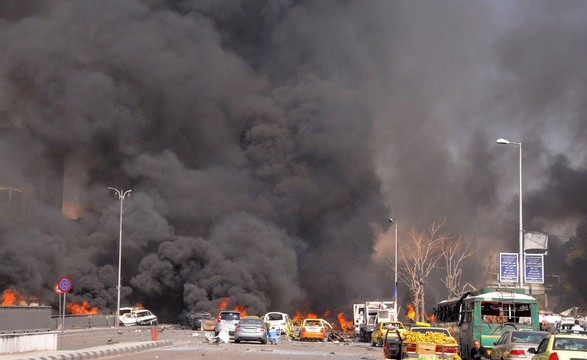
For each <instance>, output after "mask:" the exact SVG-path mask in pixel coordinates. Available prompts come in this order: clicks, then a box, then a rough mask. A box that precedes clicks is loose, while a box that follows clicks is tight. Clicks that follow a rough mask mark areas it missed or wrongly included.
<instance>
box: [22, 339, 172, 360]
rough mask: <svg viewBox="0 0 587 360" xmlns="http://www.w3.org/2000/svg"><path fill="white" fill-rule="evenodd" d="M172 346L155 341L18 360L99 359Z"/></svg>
mask: <svg viewBox="0 0 587 360" xmlns="http://www.w3.org/2000/svg"><path fill="white" fill-rule="evenodd" d="M171 345H173V341H171V340H165V341H157V342H148V343H145V344H139V345H130V346H121V347H118V348H111V349H104V350H90V351H87V350H86V351H84V350H83V349H82V350H78V351H67V352H66V353H64V354H57V355H45V356H38V357H27V358H21V359H18V360H87V359H99V358H101V357H106V356H115V355H122V354H131V353H135V352H140V351H146V350H151V349H155V348H160V347H165V346H171Z"/></svg>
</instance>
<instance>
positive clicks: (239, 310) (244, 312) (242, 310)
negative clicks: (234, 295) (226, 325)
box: [234, 305, 247, 317]
mask: <svg viewBox="0 0 587 360" xmlns="http://www.w3.org/2000/svg"><path fill="white" fill-rule="evenodd" d="M234 310H236V311H238V312H239V313H241V317H244V316H247V310H245V308H244V307H242V306H240V305H236V306H235V307H234Z"/></svg>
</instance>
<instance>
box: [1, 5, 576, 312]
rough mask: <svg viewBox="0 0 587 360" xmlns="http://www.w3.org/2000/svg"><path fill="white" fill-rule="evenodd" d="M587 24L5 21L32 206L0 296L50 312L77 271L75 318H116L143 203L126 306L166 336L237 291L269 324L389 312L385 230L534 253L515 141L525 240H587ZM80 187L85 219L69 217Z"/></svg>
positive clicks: (400, 9) (534, 18)
mask: <svg viewBox="0 0 587 360" xmlns="http://www.w3.org/2000/svg"><path fill="white" fill-rule="evenodd" d="M526 5H527V4H526ZM586 11H587V7H586V6H585V4H583V3H581V2H579V3H573V2H567V3H565V4H563V5H561V4H557V6H556V7H553V5H550V3H548V2H539V3H536V2H532V7H531V8H527V7H526V6H525V5H524V3H515V4H495V3H490V2H476V3H470V2H465V1H454V2H448V3H447V2H444V3H438V2H434V1H423V2H392V3H390V2H387V1H371V2H361V1H356V2H353V1H319V2H314V1H285V0H284V1H236V0H235V1H222V2H217V1H193V2H190V1H124V2H120V1H92V2H79V3H78V2H67V1H50V2H40V1H39V2H36V1H32V2H22V1H6V2H3V3H2V4H1V5H0V46H1V48H2V52H1V53H0V121H1V124H2V126H3V127H4V128H5V130H6V131H5V132H4V133H3V134H4V135H2V136H1V138H2V139H4V140H3V142H2V143H1V144H0V151H1V152H0V153H1V154H2V155H3V156H2V160H0V162H1V164H2V167H3V169H5V170H6V171H3V174H2V183H3V184H4V185H6V186H9V187H11V188H15V189H19V190H21V191H23V192H24V193H25V194H27V195H26V199H27V201H26V206H25V208H26V211H25V212H24V215H23V216H20V217H18V216H17V217H16V218H15V219H16V220H15V219H8V220H3V221H2V224H1V225H2V226H1V228H0V231H1V235H0V244H1V246H0V258H1V259H3V261H2V262H1V263H0V275H1V276H0V279H2V280H0V288H2V287H4V288H8V287H15V288H17V289H19V290H20V291H21V292H23V293H26V294H35V295H37V296H39V297H41V299H42V300H44V301H45V302H55V301H56V300H55V296H54V294H52V289H53V286H54V284H55V282H56V280H57V279H58V278H59V277H60V276H61V275H63V274H67V275H69V276H70V277H71V278H72V280H73V282H74V290H73V295H74V297H73V299H75V300H88V301H90V303H91V304H92V305H94V306H100V307H102V308H109V309H113V308H114V307H115V306H116V282H117V271H118V269H117V267H118V262H117V260H118V235H119V234H118V226H119V209H120V203H119V201H117V199H116V198H115V197H114V194H113V193H112V192H111V191H110V190H108V189H107V187H108V186H114V187H116V188H119V189H121V190H126V189H132V190H133V192H132V196H131V197H130V198H128V199H126V200H125V201H124V221H123V268H122V274H123V276H122V279H123V289H122V293H123V305H129V304H132V303H135V302H141V303H143V304H145V305H146V306H149V307H151V308H153V310H155V311H156V312H158V313H159V314H161V316H163V317H165V318H167V319H173V318H176V317H179V316H180V314H181V313H182V312H183V311H185V310H195V309H203V310H212V309H215V308H217V306H218V303H219V302H220V301H222V300H223V299H225V298H226V297H228V296H229V297H230V301H229V306H234V305H240V306H244V307H245V308H247V310H249V311H250V312H251V313H263V312H265V311H267V310H283V311H294V310H296V309H300V308H302V307H305V308H307V309H309V310H312V311H316V312H321V311H324V310H326V309H327V308H331V309H335V310H338V309H340V310H348V309H349V304H350V303H351V302H353V301H356V300H366V299H372V298H380V297H390V295H391V290H390V289H391V286H392V276H391V275H390V274H391V272H390V271H389V269H387V268H386V265H385V264H382V263H378V262H374V261H373V260H372V259H373V257H372V253H373V248H374V242H375V238H376V235H377V231H378V230H377V229H378V228H380V227H382V226H388V225H387V223H386V219H387V218H388V217H389V216H393V217H395V218H396V219H398V220H399V224H401V225H400V226H401V229H400V236H401V237H403V236H407V230H408V229H409V228H411V227H416V228H422V227H424V226H427V225H429V224H430V223H431V222H433V221H438V220H439V219H443V218H447V228H448V230H450V231H451V232H453V233H460V234H463V235H464V236H468V237H472V238H474V239H475V241H478V242H480V244H481V246H482V247H485V248H489V244H491V245H494V244H499V245H500V246H501V247H502V249H500V250H501V251H514V252H515V251H516V250H517V249H516V246H517V226H518V218H517V196H518V192H517V159H518V158H517V154H518V152H517V151H518V148H517V147H515V146H504V145H497V144H496V143H495V140H496V139H497V138H500V137H505V138H508V139H510V140H512V141H521V142H522V143H523V146H524V176H525V181H524V183H525V189H526V190H527V192H525V194H524V196H525V199H524V200H525V213H526V216H525V219H524V220H525V228H526V229H529V230H540V231H547V232H551V233H555V234H561V235H565V234H568V237H570V236H571V235H575V227H576V226H577V225H578V224H579V223H580V221H581V220H583V219H584V218H585V215H586V212H585V206H584V201H582V198H581V197H580V196H577V194H576V191H578V190H577V189H581V188H584V187H585V185H587V184H586V183H587V180H586V176H585V173H587V172H586V169H585V163H586V161H585V155H586V152H585V147H584V144H585V138H586V137H587V134H586V132H585V125H586V124H587V122H586V121H585V120H584V115H585V110H586V105H585V104H587V102H586V101H585V98H584V96H582V94H583V93H584V91H582V90H584V87H585V83H587V82H585V80H586V79H585V77H586V76H587V71H586V70H585V69H584V68H583V67H582V64H584V63H585V61H584V60H585V51H584V49H583V47H582V46H581V39H584V38H585V35H587V25H585V23H584V21H582V19H584V16H583V15H585V13H586ZM15 133H16V135H15ZM23 154H24V155H23ZM47 164H50V165H47ZM557 169H558V170H560V171H557ZM61 174H64V175H63V176H64V177H63V178H60V176H61ZM563 176H564V177H563ZM60 180H62V181H61V182H60ZM61 183H63V184H64V186H63V187H62V189H61V188H60V184H61ZM47 189H50V190H51V191H47ZM53 189H55V190H54V192H53V191H52V190H53ZM61 192H62V193H63V197H62V198H63V200H64V201H65V202H66V203H67V204H70V203H75V204H79V205H80V206H81V208H82V209H83V215H82V216H81V217H80V218H79V219H78V220H77V221H68V220H64V219H63V218H62V216H61V196H60V195H61ZM55 194H57V195H55ZM67 204H66V205H67ZM9 210H10V211H8V213H10V214H14V205H12V208H11V209H9ZM11 216H13V215H11ZM19 219H26V221H25V222H26V223H25V224H22V223H21V222H22V221H24V220H22V221H21V220H19ZM19 221H21V222H19ZM563 237H564V236H562V237H561V238H563ZM385 239H386V240H385V241H388V240H390V239H392V238H390V237H388V236H387V237H386V238H385ZM388 255H389V254H388ZM478 270H481V269H478V268H477V269H471V270H470V271H468V272H467V274H468V276H469V279H467V281H471V282H474V281H476V280H478V279H476V277H478V276H480V275H481V271H478ZM547 271H548V269H547ZM431 293H432V294H433V295H432V297H433V296H434V295H436V294H435V292H434V290H432V291H431ZM439 293H440V291H439ZM438 296H441V295H438ZM406 300H407V299H406ZM432 300H434V299H433V298H432Z"/></svg>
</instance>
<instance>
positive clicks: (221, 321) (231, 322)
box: [214, 310, 241, 336]
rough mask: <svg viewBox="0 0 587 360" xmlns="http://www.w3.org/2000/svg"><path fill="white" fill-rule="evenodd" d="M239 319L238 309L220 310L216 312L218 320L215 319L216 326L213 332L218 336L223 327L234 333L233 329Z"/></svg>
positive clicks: (231, 333)
mask: <svg viewBox="0 0 587 360" xmlns="http://www.w3.org/2000/svg"><path fill="white" fill-rule="evenodd" d="M240 319H241V313H239V312H238V311H228V310H227V311H221V312H220V313H219V314H218V320H216V326H214V334H215V335H216V336H218V334H219V333H220V331H221V330H222V329H224V328H226V329H227V330H228V333H229V334H230V335H234V329H235V328H236V325H237V324H238V322H239V321H240Z"/></svg>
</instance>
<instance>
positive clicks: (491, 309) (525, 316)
mask: <svg viewBox="0 0 587 360" xmlns="http://www.w3.org/2000/svg"><path fill="white" fill-rule="evenodd" d="M481 318H482V319H483V321H484V322H486V323H489V324H504V323H515V324H526V325H530V324H531V323H532V309H531V306H530V304H505V303H500V302H488V301H485V302H482V303H481Z"/></svg>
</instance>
